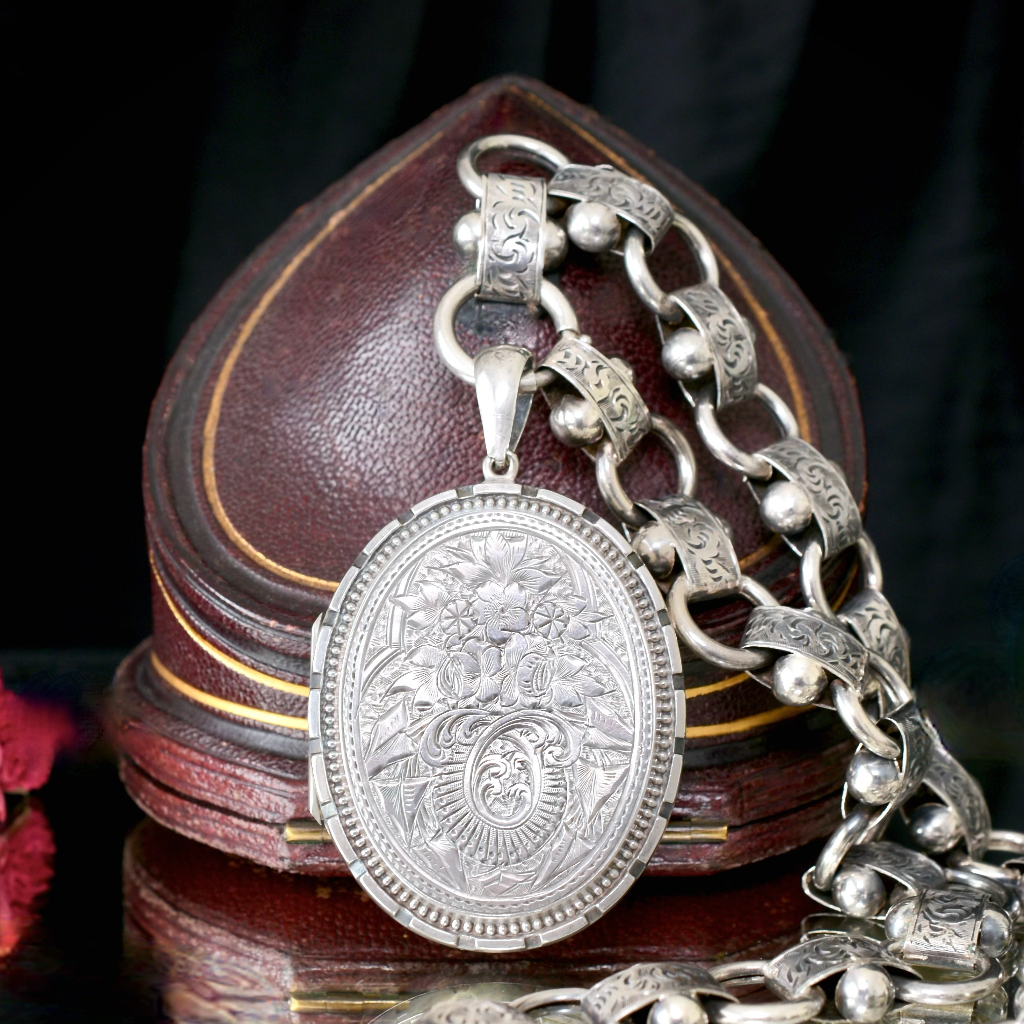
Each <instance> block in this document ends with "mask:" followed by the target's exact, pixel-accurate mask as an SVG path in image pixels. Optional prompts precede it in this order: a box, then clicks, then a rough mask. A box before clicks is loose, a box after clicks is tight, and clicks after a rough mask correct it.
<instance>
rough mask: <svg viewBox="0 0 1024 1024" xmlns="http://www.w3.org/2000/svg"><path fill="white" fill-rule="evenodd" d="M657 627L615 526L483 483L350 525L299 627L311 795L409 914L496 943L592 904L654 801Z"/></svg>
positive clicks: (669, 749) (571, 506)
mask: <svg viewBox="0 0 1024 1024" xmlns="http://www.w3.org/2000/svg"><path fill="white" fill-rule="evenodd" d="M680 668H681V665H680V656H679V648H678V645H677V641H676V637H675V633H674V630H673V628H672V625H671V623H670V621H669V618H668V614H667V613H666V611H665V606H664V602H663V601H662V596H661V592H660V591H659V589H658V586H657V584H656V583H655V581H654V579H653V577H652V576H651V575H650V573H649V572H648V570H647V569H646V568H645V567H644V566H643V564H642V563H641V562H640V560H639V558H638V557H637V556H636V555H635V554H634V553H633V551H632V549H631V548H630V546H629V545H628V544H627V542H626V540H625V539H624V537H623V536H622V535H621V533H619V532H618V531H616V530H615V528H614V527H612V526H611V525H610V524H609V523H607V522H605V521H604V520H603V519H601V518H600V517H598V516H597V515H595V514H594V513H593V512H591V511H590V510H588V509H586V508H584V507H583V506H582V505H580V504H579V503H578V502H575V501H572V500H571V499H569V498H566V497H564V496H562V495H559V494H555V493H553V492H550V491H545V490H537V489H535V488H531V487H526V486H522V485H519V484H514V483H508V482H502V481H497V482H487V483H481V484H476V485H475V486H472V487H465V488H460V489H458V490H457V491H455V490H453V491H446V492H444V493H443V494H439V495H437V496H435V497H433V498H429V499H428V500H426V501H424V502H421V503H420V504H418V505H417V506H416V507H415V508H413V509H412V510H411V511H410V512H409V513H407V514H405V515H403V516H401V517H399V519H398V520H396V521H395V522H392V523H391V524H389V525H388V526H386V527H385V528H384V529H383V530H381V531H380V532H379V533H378V534H377V536H376V537H375V538H374V539H373V540H372V541H371V542H370V543H369V544H368V545H367V547H366V548H365V549H364V551H363V552H362V554H361V555H360V556H359V558H358V559H357V560H356V564H355V565H354V566H353V567H352V568H351V569H350V570H349V571H348V573H347V574H346V575H345V578H344V579H343V580H342V582H341V585H340V586H339V587H338V590H337V591H336V593H335V594H334V597H333V599H332V600H331V603H330V606H329V607H328V609H327V611H326V612H325V613H324V615H323V616H322V617H321V618H320V619H318V620H317V622H316V624H315V625H314V627H313V654H312V665H311V669H312V671H311V693H310V705H309V724H310V771H311V803H313V804H314V805H315V806H314V807H313V810H314V812H315V813H316V814H317V816H318V817H319V818H320V820H321V821H322V822H323V824H324V826H325V827H326V828H327V829H328V831H329V832H330V834H331V836H332V837H333V839H334V841H335V843H336V844H337V846H338V848H339V850H340V851H341V853H342V855H343V856H344V858H345V861H346V863H347V864H348V866H349V869H350V870H351V872H352V874H353V876H354V877H355V878H357V879H358V881H359V883H360V884H361V885H362V886H363V888H364V889H365V890H366V891H367V892H368V893H369V895H370V896H372V897H373V899H374V900H375V901H376V902H377V903H378V904H379V905H380V906H381V907H382V908H383V909H384V910H386V911H387V912H388V913H389V914H391V915H392V916H393V917H394V918H396V920H398V921H399V922H400V923H401V924H403V925H404V926H405V927H407V928H409V929H410V930H411V931H414V932H417V933H418V934H420V935H423V936H425V937H427V938H430V939H433V940H435V941H438V942H442V943H446V944H448V945H457V946H461V947H464V948H468V949H477V950H485V951H501V950H510V949H520V948H525V947H533V946H538V945H541V944H543V943H548V942H553V941H557V940H559V939H562V938H565V937H566V936H568V935H571V934H572V933H574V932H576V931H579V930H580V929H581V928H584V927H585V926H586V925H587V924H589V923H591V922H593V921H594V920H596V919H597V918H598V917H600V916H601V915H602V914H603V913H604V912H605V911H606V910H608V909H609V908H610V907H611V906H612V905H613V904H614V903H615V902H616V901H617V900H618V899H619V898H620V897H621V896H622V895H623V893H624V892H625V891H626V890H627V889H628V888H629V886H630V885H631V884H632V883H633V881H634V880H635V878H636V877H637V876H638V875H639V874H640V873H641V871H642V870H643V868H644V866H645V865H646V863H647V861H648V859H649V858H650V856H651V854H652V853H653V851H654V848H655V846H656V845H657V843H658V841H659V840H660V838H661V835H662V832H663V831H664V828H665V824H666V820H667V818H668V816H669V815H670V814H671V810H672V805H673V802H674V798H675V793H676V789H677V787H678V784H679V775H680V771H681V769H682V747H683V736H684V732H685V701H684V698H683V693H682V690H681V689H676V685H677V681H678V679H679V675H678V674H679V672H680Z"/></svg>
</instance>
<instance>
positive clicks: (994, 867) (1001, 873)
mask: <svg viewBox="0 0 1024 1024" xmlns="http://www.w3.org/2000/svg"><path fill="white" fill-rule="evenodd" d="M991 848H992V847H991V846H990V847H989V849H991ZM946 863H947V864H948V865H949V866H950V867H954V868H959V869H960V870H961V871H970V872H971V873H972V874H976V875H981V876H982V877H983V878H987V879H989V880H990V881H992V882H999V883H1000V884H1002V885H1015V884H1016V883H1017V882H1018V881H1019V880H1020V871H1018V870H1017V869H1016V868H1004V867H1003V866H1002V865H1001V864H989V863H988V862H987V861H984V860H975V859H974V858H973V857H971V855H970V854H969V853H968V852H967V851H966V850H964V849H961V848H957V849H955V850H952V851H950V854H949V856H948V857H947V858H946Z"/></svg>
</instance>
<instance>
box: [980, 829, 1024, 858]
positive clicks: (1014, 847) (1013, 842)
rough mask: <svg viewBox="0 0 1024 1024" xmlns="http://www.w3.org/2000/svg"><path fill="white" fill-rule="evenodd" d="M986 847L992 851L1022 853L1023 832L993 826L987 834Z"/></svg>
mask: <svg viewBox="0 0 1024 1024" xmlns="http://www.w3.org/2000/svg"><path fill="white" fill-rule="evenodd" d="M988 848H989V849H990V850H992V851H993V852H994V853H1018V854H1021V853H1024V832H1014V831H1013V830H1012V829H1008V828H994V829H991V830H990V831H989V834H988Z"/></svg>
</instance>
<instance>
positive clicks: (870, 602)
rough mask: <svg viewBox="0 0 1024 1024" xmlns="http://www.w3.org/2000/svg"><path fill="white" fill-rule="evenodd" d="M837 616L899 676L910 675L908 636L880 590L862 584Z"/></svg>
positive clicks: (902, 677)
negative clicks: (859, 590) (861, 587)
mask: <svg viewBox="0 0 1024 1024" xmlns="http://www.w3.org/2000/svg"><path fill="white" fill-rule="evenodd" d="M839 617H840V620H841V621H843V622H844V623H846V624H847V625H848V626H849V627H850V629H851V630H853V633H854V635H855V636H856V637H857V639H858V640H860V642H861V643H862V644H864V646H865V647H866V648H867V649H868V650H869V651H873V652H874V653H875V654H879V655H881V656H882V657H883V658H885V660H886V661H887V662H889V664H890V665H892V667H893V668H894V669H896V671H897V672H898V673H899V675H900V678H901V679H909V678H910V648H909V646H908V644H907V637H906V634H905V633H904V632H903V627H902V626H901V625H900V621H899V619H898V618H897V617H896V613H895V612H894V611H893V608H892V605H891V604H889V602H888V600H886V598H885V596H884V595H883V594H882V593H880V592H879V591H877V590H871V589H870V588H867V587H865V588H864V589H863V590H862V591H861V592H860V593H859V594H857V595H856V596H855V597H852V598H850V600H849V601H847V602H846V604H844V605H843V607H842V609H841V610H840V612H839Z"/></svg>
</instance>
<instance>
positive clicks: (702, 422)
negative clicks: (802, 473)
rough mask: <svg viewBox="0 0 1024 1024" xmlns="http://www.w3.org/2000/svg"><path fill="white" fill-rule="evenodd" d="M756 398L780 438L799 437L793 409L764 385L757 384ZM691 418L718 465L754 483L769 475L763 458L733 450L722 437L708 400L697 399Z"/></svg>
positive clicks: (766, 463)
mask: <svg viewBox="0 0 1024 1024" xmlns="http://www.w3.org/2000/svg"><path fill="white" fill-rule="evenodd" d="M756 397H757V398H758V399H759V400H760V401H761V402H762V403H763V404H764V405H765V406H766V407H767V409H768V411H769V412H770V413H771V414H772V418H773V419H774V420H775V422H776V424H778V427H779V430H780V431H781V432H782V434H783V436H784V437H799V436H800V424H799V423H797V421H796V417H795V416H794V415H793V410H792V409H790V407H789V406H788V405H787V404H786V403H785V402H784V401H783V400H782V398H781V397H780V396H779V395H777V394H776V393H775V392H774V391H772V389H771V388H770V387H768V385H767V384H758V385H757V391H756ZM693 418H694V422H695V423H696V425H697V432H698V433H699V434H700V438H701V440H702V441H703V442H704V444H705V446H706V447H707V449H708V451H710V452H711V454H712V455H713V456H714V457H715V458H716V459H718V461H719V462H724V463H725V464H726V465H727V466H729V467H730V468H731V469H735V470H736V471H737V472H739V473H742V474H743V475H744V476H750V477H753V478H754V479H755V480H767V479H768V478H769V477H770V476H771V475H772V473H773V472H774V470H773V469H772V467H771V465H770V464H769V462H768V460H767V459H765V458H762V456H760V455H751V454H750V453H749V452H745V451H743V449H742V448H737V447H736V445H734V444H733V443H732V441H730V440H729V438H728V437H726V436H725V432H724V431H723V430H722V427H721V424H720V423H719V422H718V416H717V414H716V413H715V405H714V401H713V400H712V399H711V398H700V399H698V401H697V404H696V405H695V406H694V409H693Z"/></svg>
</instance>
